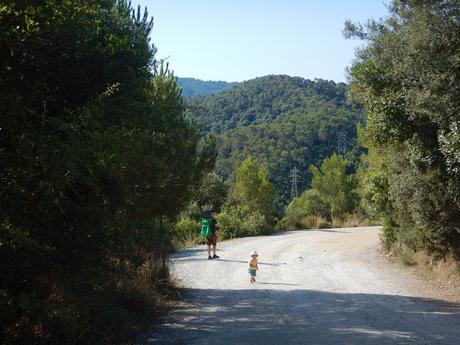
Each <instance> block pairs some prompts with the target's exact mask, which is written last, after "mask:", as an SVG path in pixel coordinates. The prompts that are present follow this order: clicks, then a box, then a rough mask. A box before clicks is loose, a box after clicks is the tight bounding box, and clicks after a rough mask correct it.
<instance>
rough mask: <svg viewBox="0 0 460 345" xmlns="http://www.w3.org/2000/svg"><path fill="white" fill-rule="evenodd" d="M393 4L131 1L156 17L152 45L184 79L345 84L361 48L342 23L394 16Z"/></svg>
mask: <svg viewBox="0 0 460 345" xmlns="http://www.w3.org/2000/svg"><path fill="white" fill-rule="evenodd" d="M387 1H388V0H167V1H165V0H132V4H133V5H141V6H142V8H144V7H145V6H147V9H148V13H149V16H153V18H154V27H153V31H152V34H151V38H152V42H153V43H154V44H155V46H156V47H157V49H158V52H157V58H165V59H167V61H168V62H169V66H170V69H172V70H173V71H174V74H175V75H176V76H178V77H192V78H198V79H202V80H224V81H244V80H248V79H252V78H255V77H260V76H264V75H267V74H287V75H290V76H300V77H303V78H307V79H315V78H321V79H326V80H334V81H336V82H343V81H346V72H345V70H346V67H347V66H349V65H350V63H351V62H352V61H353V58H354V51H355V49H356V48H357V47H359V46H361V45H363V42H361V41H359V40H347V39H345V38H344V37H343V35H342V30H343V26H344V22H345V20H347V19H350V20H352V21H354V22H361V23H365V22H366V21H367V20H368V19H371V18H372V19H379V18H382V17H385V16H387V15H388V9H387V7H386V3H387Z"/></svg>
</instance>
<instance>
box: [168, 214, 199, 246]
mask: <svg viewBox="0 0 460 345" xmlns="http://www.w3.org/2000/svg"><path fill="white" fill-rule="evenodd" d="M200 228H201V223H200V222H199V221H198V220H195V219H192V218H187V217H183V218H181V219H179V221H178V222H177V223H176V225H175V226H174V238H175V239H176V240H177V242H178V243H180V245H193V244H196V243H197V242H198V241H199V232H200Z"/></svg>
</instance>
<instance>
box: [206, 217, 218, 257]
mask: <svg viewBox="0 0 460 345" xmlns="http://www.w3.org/2000/svg"><path fill="white" fill-rule="evenodd" d="M209 214H210V216H211V224H210V226H211V232H212V235H211V236H210V237H208V238H206V245H207V246H208V260H212V259H218V258H219V256H217V254H216V245H217V237H219V225H217V220H216V210H211V211H209ZM211 246H212V253H213V255H212V256H211Z"/></svg>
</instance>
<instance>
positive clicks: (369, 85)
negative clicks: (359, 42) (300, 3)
mask: <svg viewBox="0 0 460 345" xmlns="http://www.w3.org/2000/svg"><path fill="white" fill-rule="evenodd" d="M390 9H391V16H390V17H389V18H388V19H386V20H385V21H381V22H370V23H369V25H368V26H367V27H366V28H364V29H362V28H360V27H359V26H357V25H354V24H351V23H347V27H346V34H347V35H348V36H350V37H360V38H364V39H365V40H366V41H367V46H366V47H365V48H363V49H362V50H361V51H360V52H359V53H358V55H357V61H356V62H355V63H354V65H353V66H352V68H351V82H352V85H351V91H352V96H353V98H354V99H355V100H356V101H357V102H360V103H362V104H364V105H365V107H366V109H367V114H368V115H367V127H366V128H367V137H368V139H369V150H370V155H369V158H368V159H367V163H366V164H367V165H368V167H369V169H368V177H367V179H366V181H367V183H368V185H367V186H365V188H364V189H365V190H366V191H367V198H368V200H370V201H372V202H373V206H374V208H375V209H376V210H377V212H378V213H379V214H380V215H381V216H382V217H383V220H384V222H385V229H384V233H385V240H386V243H387V245H388V247H391V246H393V245H394V244H396V243H399V244H402V245H405V246H406V247H408V248H410V249H412V250H418V249H427V250H428V251H430V252H431V253H434V254H436V255H440V256H443V255H446V254H448V253H453V254H454V255H456V256H457V258H459V254H460V203H459V200H460V183H459V181H460V169H459V167H460V160H459V157H460V145H459V140H458V139H459V136H458V126H459V123H460V122H459V121H460V118H459V114H460V88H459V85H460V80H459V76H460V60H459V58H458V51H459V49H460V35H459V32H460V23H459V20H458V18H459V15H460V6H459V4H458V1H456V0H443V1H441V0H438V1H412V0H406V1H402V0H395V1H393V2H392V3H391V7H390ZM374 152H379V153H380V155H379V157H378V159H377V158H375V157H376V155H375V154H374ZM371 154H372V155H371Z"/></svg>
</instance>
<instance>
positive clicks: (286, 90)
mask: <svg viewBox="0 0 460 345" xmlns="http://www.w3.org/2000/svg"><path fill="white" fill-rule="evenodd" d="M345 92H346V84H343V83H335V82H333V81H325V80H315V81H311V80H307V79H303V78H299V77H289V76H285V75H269V76H265V77H261V78H256V79H252V80H249V81H246V82H243V83H240V84H239V85H237V86H235V87H233V88H232V89H229V90H226V91H223V92H220V93H217V94H214V95H210V96H198V97H191V98H188V99H187V103H188V105H189V111H188V113H189V116H190V117H193V118H195V119H197V120H198V122H199V123H200V124H201V126H202V128H203V129H204V130H205V131H206V132H210V133H213V134H215V135H217V143H218V145H217V147H218V159H217V163H216V170H217V172H218V173H219V174H221V175H223V176H224V177H231V176H232V174H233V172H234V170H235V168H236V167H237V166H238V165H239V164H241V162H242V161H243V160H244V159H245V158H246V157H247V156H248V155H251V156H253V157H254V158H255V159H256V161H258V162H259V163H261V164H264V165H266V166H267V168H268V169H269V171H270V178H271V180H272V182H273V183H274V185H275V188H276V191H277V197H278V206H280V207H281V205H282V204H284V203H286V202H287V201H288V199H289V197H290V191H291V187H290V177H289V174H290V171H291V169H292V168H293V167H294V166H296V167H297V168H298V169H300V172H301V180H300V185H299V190H302V189H305V188H306V187H307V186H308V184H309V179H310V174H309V172H308V167H309V165H310V164H314V165H318V164H320V162H321V161H322V160H323V159H324V158H326V157H328V156H330V155H331V154H332V153H333V152H335V151H337V144H338V137H339V136H346V141H345V146H343V147H341V149H343V152H342V153H345V152H348V153H347V154H346V155H347V156H349V157H350V159H351V160H353V159H354V158H356V157H357V156H358V153H359V148H358V147H357V143H356V125H357V123H358V122H359V121H360V120H361V118H362V112H361V110H359V109H353V108H352V107H351V106H349V105H347V104H346V97H345Z"/></svg>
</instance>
